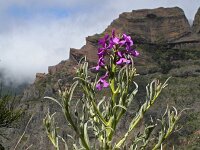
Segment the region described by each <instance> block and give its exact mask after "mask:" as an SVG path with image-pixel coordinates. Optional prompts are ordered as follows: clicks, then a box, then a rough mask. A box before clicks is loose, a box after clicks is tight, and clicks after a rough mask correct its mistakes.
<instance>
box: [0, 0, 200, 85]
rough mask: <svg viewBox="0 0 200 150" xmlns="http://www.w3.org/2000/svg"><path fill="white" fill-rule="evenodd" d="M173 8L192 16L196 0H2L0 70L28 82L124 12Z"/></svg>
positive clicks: (9, 78)
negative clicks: (182, 10) (176, 7)
mask: <svg viewBox="0 0 200 150" xmlns="http://www.w3.org/2000/svg"><path fill="white" fill-rule="evenodd" d="M161 6H162V7H174V6H179V7H181V8H183V9H184V11H185V13H186V16H187V17H188V18H189V19H190V20H192V19H193V17H194V14H195V13H196V11H197V9H198V7H199V6H200V1H199V0H194V1H193V2H192V3H191V0H185V1H184V2H183V1H182V0H134V1H133V0H123V1H120V0H115V1H113V0H102V1H99V0H84V1H81V0H58V1H53V0H44V1H40V0H29V1H27V0H7V1H0V12H2V13H1V14H0V19H1V20H3V21H1V22H0V72H1V73H2V74H4V77H3V80H5V81H7V82H10V81H12V82H14V83H22V82H32V81H33V80H34V78H35V74H36V73H37V72H47V68H48V66H50V65H55V64H57V63H59V62H60V61H61V60H65V59H67V58H68V57H69V49H70V47H74V48H80V47H81V46H83V45H84V44H85V37H86V36H88V35H93V34H95V33H100V32H102V31H103V30H104V29H105V28H106V26H107V25H109V24H110V22H111V21H112V20H113V19H115V18H117V17H118V15H119V14H120V13H122V12H124V11H126V12H127V11H131V10H133V9H144V8H156V7H161Z"/></svg>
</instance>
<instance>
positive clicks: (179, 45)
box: [3, 7, 200, 150]
mask: <svg viewBox="0 0 200 150" xmlns="http://www.w3.org/2000/svg"><path fill="white" fill-rule="evenodd" d="M113 28H114V29H116V31H117V32H118V33H127V34H129V35H130V36H132V38H133V39H134V41H135V43H136V45H137V47H138V50H139V51H140V53H141V55H140V57H139V58H137V59H136V60H135V64H136V68H137V70H138V73H139V74H140V76H139V77H138V78H137V79H136V81H137V82H138V84H139V86H140V89H139V93H138V96H137V100H136V103H138V104H140V103H141V101H143V99H142V98H143V97H144V96H145V95H144V87H145V85H146V84H147V83H148V82H149V81H150V80H151V79H152V78H153V77H159V78H161V79H165V78H166V77H168V76H173V78H172V79H171V81H170V84H169V87H168V88H167V89H166V90H165V91H164V92H163V94H162V96H161V97H160V98H159V101H158V102H157V104H156V105H155V107H154V108H156V110H151V112H150V114H151V115H155V116H156V115H157V116H159V117H160V113H163V111H164V109H165V106H166V104H169V105H170V106H176V107H178V109H179V110H180V109H183V108H186V107H187V108H188V107H189V108H192V110H190V111H188V112H187V114H185V115H183V118H182V120H180V123H181V124H182V125H183V129H182V130H180V131H179V132H177V133H175V134H174V135H173V136H172V138H171V140H170V141H173V142H174V141H175V148H176V149H195V148H196V149H198V148H200V145H199V143H200V140H199V136H200V127H199V126H200V99H199V97H200V90H199V89H200V34H199V32H200V9H199V10H198V12H197V14H196V16H195V20H194V23H193V26H192V27H190V25H189V23H188V20H187V18H186V17H185V15H184V12H183V10H182V9H180V8H178V7H174V8H157V9H143V10H133V11H132V12H126V13H122V14H120V15H119V18H118V19H115V20H114V21H113V22H112V23H111V24H110V25H109V26H108V27H107V28H106V29H105V31H104V32H103V33H102V34H96V35H93V36H89V37H87V38H86V45H84V46H83V47H82V48H81V49H80V50H79V49H73V48H72V49H70V58H69V59H68V60H66V61H62V62H61V63H59V64H58V65H55V66H50V67H49V72H48V74H40V73H38V74H37V75H36V80H35V82H34V84H32V85H30V87H29V88H27V89H26V90H25V91H24V94H23V96H22V98H21V100H20V103H21V105H22V107H23V108H24V109H25V115H24V117H23V118H22V120H21V123H20V124H19V128H18V129H10V130H9V131H7V132H8V133H12V134H10V137H12V138H11V139H12V140H9V141H8V140H3V143H4V146H5V147H7V148H12V147H13V145H14V143H16V140H17V139H18V138H19V135H20V134H21V133H22V131H23V130H24V128H25V125H26V122H27V121H28V119H29V117H30V115H32V114H34V117H33V119H32V121H31V123H30V125H29V127H28V130H27V131H26V134H25V136H24V138H23V140H22V142H21V143H20V147H19V149H25V148H26V147H28V146H30V145H32V147H31V149H38V150H44V149H48V150H49V149H53V148H52V146H51V144H50V142H49V141H48V139H47V137H46V134H45V133H44V128H43V126H42V119H43V118H44V116H45V114H46V113H47V110H48V109H50V111H51V112H55V111H58V113H57V121H58V124H59V126H60V127H61V129H63V130H62V132H61V135H62V136H63V137H66V131H67V132H71V131H70V130H69V129H66V128H65V125H64V122H65V121H64V119H63V117H62V115H61V113H59V107H58V106H57V105H56V104H55V103H52V102H50V101H48V100H44V99H43V97H44V96H55V95H56V93H57V89H58V85H57V81H58V80H59V81H60V82H61V83H62V84H63V85H65V86H68V85H70V84H71V83H72V78H73V76H74V75H75V67H77V62H78V61H79V60H80V58H81V57H83V56H87V59H88V61H89V62H90V66H93V65H94V64H95V63H96V60H97V55H96V53H97V42H98V39H99V38H100V37H102V36H103V35H104V34H105V33H110V32H111V31H112V29H113ZM132 107H133V106H131V108H132ZM130 110H131V109H130ZM129 113H130V114H132V113H133V112H131V111H130V112H129ZM129 113H128V115H127V116H126V117H127V119H124V123H126V120H128V118H130V117H129V116H130V114H129ZM119 128H120V129H121V130H123V129H124V128H122V127H121V126H119ZM13 137H14V138H13ZM170 141H169V145H172V144H170Z"/></svg>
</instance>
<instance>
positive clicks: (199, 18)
mask: <svg viewBox="0 0 200 150" xmlns="http://www.w3.org/2000/svg"><path fill="white" fill-rule="evenodd" d="M192 29H193V32H195V33H197V34H200V8H199V9H198V11H197V13H196V15H195V18H194V22H193V26H192Z"/></svg>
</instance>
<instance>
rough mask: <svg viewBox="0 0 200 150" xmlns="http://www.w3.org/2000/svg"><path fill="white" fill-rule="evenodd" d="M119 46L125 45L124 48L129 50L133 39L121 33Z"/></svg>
mask: <svg viewBox="0 0 200 150" xmlns="http://www.w3.org/2000/svg"><path fill="white" fill-rule="evenodd" d="M119 44H120V46H126V50H128V51H129V50H130V48H131V46H133V41H132V39H131V37H130V36H127V35H126V34H123V35H122V40H121V41H120V42H119Z"/></svg>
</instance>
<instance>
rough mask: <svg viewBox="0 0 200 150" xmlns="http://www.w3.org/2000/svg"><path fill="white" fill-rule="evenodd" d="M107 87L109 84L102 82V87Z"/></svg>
mask: <svg viewBox="0 0 200 150" xmlns="http://www.w3.org/2000/svg"><path fill="white" fill-rule="evenodd" d="M108 86H109V83H108V82H107V81H106V80H104V82H103V87H105V88H106V87H108Z"/></svg>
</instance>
